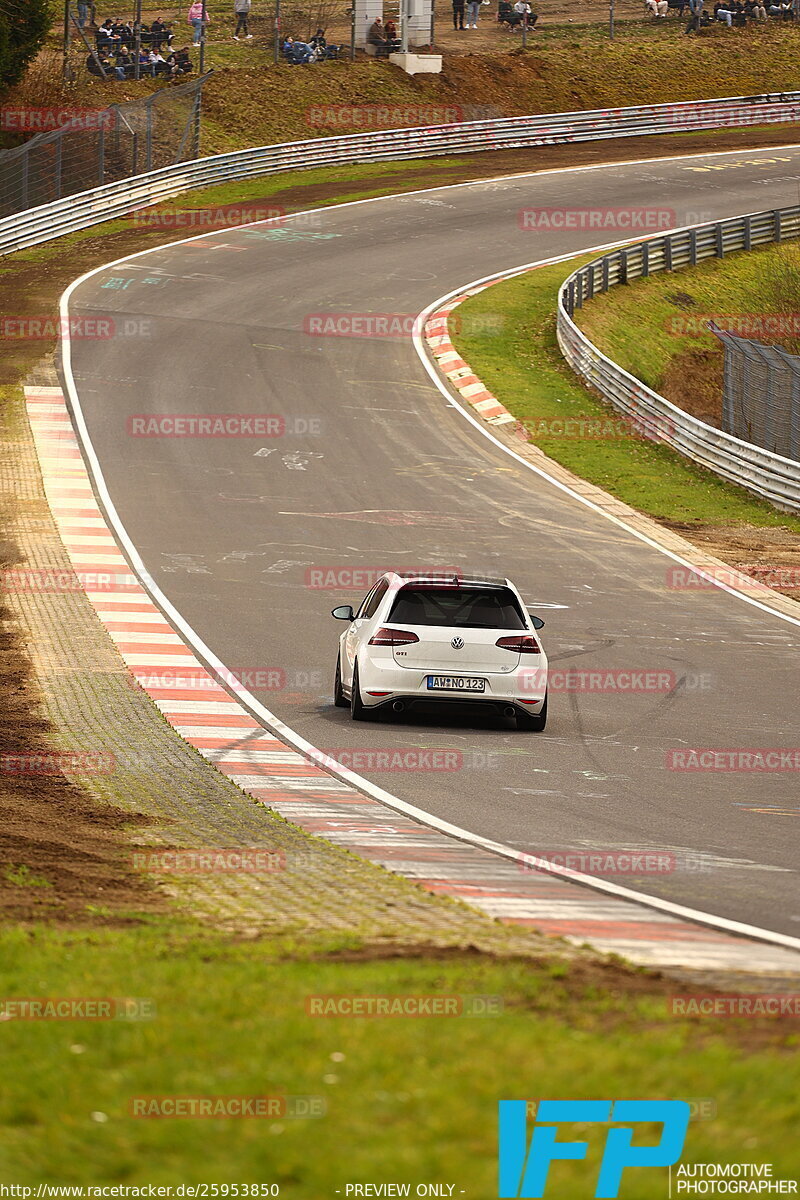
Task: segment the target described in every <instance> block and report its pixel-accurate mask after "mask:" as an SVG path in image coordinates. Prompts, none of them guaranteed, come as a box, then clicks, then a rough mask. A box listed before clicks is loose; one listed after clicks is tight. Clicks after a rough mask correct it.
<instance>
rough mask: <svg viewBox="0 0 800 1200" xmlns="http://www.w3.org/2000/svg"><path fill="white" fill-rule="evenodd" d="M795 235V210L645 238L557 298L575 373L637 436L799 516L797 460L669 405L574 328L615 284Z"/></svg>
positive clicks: (565, 350) (561, 338)
mask: <svg viewBox="0 0 800 1200" xmlns="http://www.w3.org/2000/svg"><path fill="white" fill-rule="evenodd" d="M794 237H800V205H795V206H793V207H791V208H782V209H774V210H771V211H767V212H760V213H750V214H748V215H746V216H743V217H733V218H730V219H728V220H724V221H716V222H714V223H713V224H709V225H700V226H696V227H695V228H693V229H679V230H676V231H675V232H674V233H667V234H662V235H660V236H657V237H654V238H649V239H648V240H647V241H643V242H639V243H637V244H636V245H632V246H626V247H623V248H622V249H620V250H614V251H612V252H611V253H609V254H603V255H602V256H601V257H600V258H596V259H594V260H593V261H592V262H590V263H587V264H586V266H584V267H581V268H580V269H579V270H578V271H574V272H573V273H572V275H570V276H568V278H567V279H565V281H564V283H563V284H562V286H561V289H560V291H559V293H558V311H557V332H558V344H559V346H560V347H561V352H562V354H563V355H564V357H565V359H566V360H567V362H568V363H569V365H570V366H571V367H572V369H573V371H575V372H576V374H578V375H580V376H581V378H582V379H584V380H585V381H586V382H587V383H588V384H589V385H590V386H591V387H593V388H595V389H596V390H597V391H598V392H599V393H600V394H601V395H602V396H603V398H604V399H605V400H608V401H609V403H611V404H612V405H613V406H614V408H615V409H617V410H618V411H619V412H621V413H624V414H625V416H626V417H628V418H630V419H631V421H632V423H633V424H634V426H635V428H636V429H637V430H638V431H640V432H641V433H642V434H643V435H644V436H645V437H650V438H652V439H654V440H656V441H661V442H665V443H666V444H667V445H669V446H673V447H674V448H675V449H676V450H679V451H680V452H681V454H685V455H686V457H687V458H690V459H692V460H693V461H694V462H696V463H700V464H701V466H704V467H707V468H708V469H709V470H711V471H714V472H715V473H716V474H717V475H721V476H722V477H723V478H724V479H728V480H730V481H731V482H732V483H737V484H739V485H740V486H741V487H744V488H747V490H748V491H750V492H755V494H756V495H758V496H761V497H763V498H764V499H767V500H770V501H771V502H772V503H773V504H774V505H776V507H778V508H780V509H783V510H784V511H786V512H800V463H798V462H795V461H793V460H792V459H790V458H783V457H782V456H781V455H780V454H773V453H772V452H771V451H769V450H764V449H762V448H761V447H760V446H755V445H753V444H752V443H751V442H744V441H741V440H740V439H739V438H736V437H734V436H733V435H732V434H729V433H725V432H724V431H723V430H721V429H715V428H714V427H713V426H712V425H707V424H706V423H705V422H704V421H699V420H698V419H697V417H693V416H691V415H690V414H689V413H687V412H684V410H683V409H681V408H678V407H677V406H676V405H674V404H671V403H670V402H669V400H665V399H664V397H663V396H659V394H658V393H657V392H654V391H653V390H652V389H651V388H648V387H646V386H645V385H644V384H643V383H642V382H641V380H639V379H636V378H635V376H633V375H631V374H629V372H628V371H625V370H623V368H622V367H620V366H619V365H618V364H617V363H615V362H613V361H612V360H611V359H610V358H607V357H606V355H605V354H603V353H602V352H601V351H600V350H598V348H597V346H595V345H594V343H593V342H590V341H589V339H588V338H587V337H586V335H585V334H584V333H583V332H582V331H581V330H580V329H579V328H578V326H577V325H576V324H575V321H574V320H573V314H574V312H575V310H576V309H578V308H581V307H582V306H583V304H584V302H585V301H587V300H591V299H592V297H593V296H596V295H598V294H599V293H602V292H605V291H607V290H608V288H610V287H614V286H616V285H617V284H624V283H631V282H632V281H633V280H634V279H643V278H646V277H647V276H648V275H652V274H654V273H656V272H658V271H674V270H676V269H677V268H679V267H685V266H693V265H695V264H696V263H698V262H701V261H702V260H703V259H707V258H722V257H723V256H724V255H725V254H730V253H731V252H732V251H734V250H750V249H751V248H752V247H753V246H760V245H765V244H767V243H769V242H780V241H782V240H783V239H785V238H794Z"/></svg>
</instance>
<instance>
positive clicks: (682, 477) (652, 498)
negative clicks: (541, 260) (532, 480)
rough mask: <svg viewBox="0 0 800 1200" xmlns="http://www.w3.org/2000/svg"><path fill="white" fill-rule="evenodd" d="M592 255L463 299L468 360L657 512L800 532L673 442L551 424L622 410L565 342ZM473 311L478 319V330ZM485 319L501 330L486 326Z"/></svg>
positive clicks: (591, 467) (541, 437)
mask: <svg viewBox="0 0 800 1200" xmlns="http://www.w3.org/2000/svg"><path fill="white" fill-rule="evenodd" d="M589 257H590V256H586V257H584V258H577V259H573V260H571V261H570V262H569V263H560V264H558V265H557V266H553V267H543V268H541V269H540V270H536V271H532V272H530V273H528V274H527V275H522V276H519V277H518V278H516V279H512V280H509V281H507V282H505V283H498V284H495V285H494V286H493V287H490V288H487V289H486V291H484V292H481V293H480V294H479V295H477V296H474V297H472V298H471V299H469V300H468V301H466V302H465V303H464V304H463V305H461V307H460V308H459V310H458V311H459V313H460V316H461V319H462V321H463V322H464V325H465V327H466V330H465V332H462V333H456V334H455V336H454V338H453V341H454V344H455V345H456V347H457V348H458V350H459V351H460V353H461V354H462V355H463V356H464V358H465V360H466V361H467V362H468V363H469V364H470V366H471V367H472V368H473V369H474V371H475V372H476V374H477V375H478V376H479V377H480V379H482V380H483V382H484V384H485V385H486V387H487V388H488V389H489V391H490V392H493V393H494V395H496V396H497V398H498V399H499V400H500V401H502V403H503V404H505V406H506V407H507V408H508V409H509V411H510V412H512V413H513V414H514V416H515V417H517V418H519V420H520V421H523V422H524V423H525V424H526V425H527V426H528V428H529V430H530V431H531V440H532V441H533V442H535V444H536V445H537V446H539V447H540V448H541V449H542V450H543V451H544V452H545V453H546V454H548V455H549V456H550V457H551V458H553V459H555V460H556V462H559V463H561V464H562V465H563V466H565V467H567V468H569V470H571V471H574V472H575V474H576V475H579V476H580V477H581V478H583V479H587V480H589V481H590V482H591V483H594V484H597V485H598V486H599V487H602V488H605V489H606V491H609V492H611V493H612V494H613V495H615V496H618V497H619V498H620V499H621V500H624V501H625V503H626V504H630V505H631V506H632V507H633V508H636V509H639V511H641V512H643V513H647V514H648V515H649V516H652V517H655V518H656V519H657V520H665V521H678V522H687V521H691V522H695V523H700V524H706V523H708V524H720V523H727V524H729V523H736V522H746V523H749V524H751V525H757V526H784V527H786V528H788V529H792V530H795V531H800V519H798V518H794V517H790V516H787V515H785V514H783V513H778V512H776V511H775V510H774V509H773V508H771V507H770V506H769V505H768V504H766V503H762V502H761V501H759V500H757V499H755V498H751V497H750V496H748V494H747V493H746V492H744V491H743V490H741V489H740V488H737V487H734V486H732V485H729V484H727V483H725V482H723V481H722V480H720V479H717V478H716V477H715V476H714V475H712V474H711V473H710V472H708V471H705V470H703V469H702V468H700V467H695V466H693V465H692V464H691V463H689V462H687V461H686V460H685V459H683V458H682V457H681V456H680V455H679V454H677V453H676V452H674V451H673V450H671V449H669V448H668V447H667V446H662V445H656V444H654V443H652V442H649V441H645V440H643V439H640V438H636V437H632V436H629V435H626V434H623V435H622V436H617V437H608V436H603V437H585V436H584V437H581V436H571V437H565V436H561V435H558V434H556V433H554V432H548V431H547V429H548V428H549V427H547V426H546V423H547V422H552V421H563V420H566V419H567V418H575V419H577V420H581V419H590V420H591V419H594V420H602V421H605V422H608V421H613V419H614V417H615V414H614V411H613V410H612V409H611V408H610V407H609V406H607V405H605V404H603V403H602V402H601V401H600V400H598V399H596V398H595V397H594V396H592V395H591V393H590V392H589V391H588V390H587V389H586V388H584V387H583V386H582V385H581V383H580V382H579V381H578V379H577V377H576V376H575V375H574V374H573V373H572V371H571V370H570V369H569V367H567V365H566V363H565V362H564V360H563V358H562V356H561V353H560V351H559V349H558V344H557V342H556V334H555V316H554V310H555V301H556V293H557V291H558V287H559V285H560V283H561V282H562V281H563V280H564V278H565V277H566V276H567V275H568V274H569V273H570V272H571V271H572V270H574V269H575V267H576V266H578V265H579V264H580V263H581V262H587V261H588V260H589ZM671 283H672V287H673V288H675V289H678V288H680V287H681V282H680V279H679V278H678V277H672V278H671ZM617 290H620V289H617ZM640 311H641V309H639V310H637V312H640ZM471 318H474V319H475V320H474V327H473V331H472V332H470V331H469V324H470V320H471ZM637 320H638V318H637ZM481 321H484V322H485V323H486V324H492V325H493V326H494V328H493V329H492V330H491V331H489V332H478V331H477V329H479V328H480V322H481ZM637 336H638V335H637ZM645 340H646V339H645V338H642V341H645ZM542 423H544V424H542ZM542 429H545V430H546V431H545V432H542V431H541V430H542Z"/></svg>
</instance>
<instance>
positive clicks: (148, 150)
mask: <svg viewBox="0 0 800 1200" xmlns="http://www.w3.org/2000/svg"><path fill="white" fill-rule="evenodd" d="M153 99H154V98H153V97H152V96H151V97H150V98H149V100H148V101H147V104H146V105H145V109H146V112H147V121H146V125H145V135H144V169H145V171H152V169H153Z"/></svg>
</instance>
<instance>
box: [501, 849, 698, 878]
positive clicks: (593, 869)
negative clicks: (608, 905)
mask: <svg viewBox="0 0 800 1200" xmlns="http://www.w3.org/2000/svg"><path fill="white" fill-rule="evenodd" d="M517 867H518V869H519V870H520V871H541V870H551V869H552V868H553V867H556V868H558V873H559V874H564V875H672V874H673V873H674V872H675V871H676V870H678V858H677V855H675V854H674V853H672V852H667V851H656V850H601V849H597V850H586V849H573V850H562V849H559V850H545V851H541V850H537V851H536V852H535V853H529V854H522V853H521V854H520V855H519V857H518V859H517Z"/></svg>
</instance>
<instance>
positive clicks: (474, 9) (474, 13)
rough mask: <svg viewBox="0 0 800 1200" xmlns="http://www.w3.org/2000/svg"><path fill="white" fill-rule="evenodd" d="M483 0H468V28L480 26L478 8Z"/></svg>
mask: <svg viewBox="0 0 800 1200" xmlns="http://www.w3.org/2000/svg"><path fill="white" fill-rule="evenodd" d="M480 6H481V0H467V29H477V28H478V9H479V8H480Z"/></svg>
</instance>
